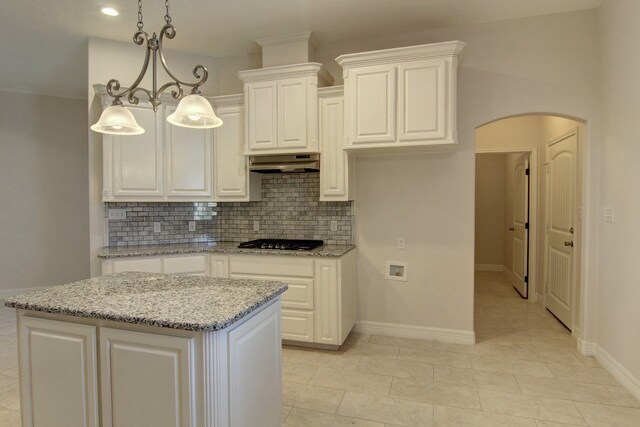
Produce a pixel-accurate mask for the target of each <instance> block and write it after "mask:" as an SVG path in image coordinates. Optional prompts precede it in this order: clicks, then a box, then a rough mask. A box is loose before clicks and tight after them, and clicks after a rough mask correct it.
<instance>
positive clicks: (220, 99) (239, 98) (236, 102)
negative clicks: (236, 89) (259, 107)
mask: <svg viewBox="0 0 640 427" xmlns="http://www.w3.org/2000/svg"><path fill="white" fill-rule="evenodd" d="M207 99H209V101H210V102H211V103H212V104H213V106H214V107H216V108H218V107H238V106H240V107H241V106H243V105H244V94H243V93H237V94H234V95H222V96H212V97H208V98H207Z"/></svg>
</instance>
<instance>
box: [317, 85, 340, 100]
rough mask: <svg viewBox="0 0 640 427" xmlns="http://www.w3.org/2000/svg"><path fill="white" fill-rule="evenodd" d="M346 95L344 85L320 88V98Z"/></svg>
mask: <svg viewBox="0 0 640 427" xmlns="http://www.w3.org/2000/svg"><path fill="white" fill-rule="evenodd" d="M338 95H344V86H342V85H340V86H327V87H321V88H318V98H327V97H330V96H338Z"/></svg>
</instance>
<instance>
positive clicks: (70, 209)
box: [0, 92, 89, 295]
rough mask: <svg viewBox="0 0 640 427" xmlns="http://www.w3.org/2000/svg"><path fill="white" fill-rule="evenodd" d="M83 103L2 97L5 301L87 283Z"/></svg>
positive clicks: (0, 264) (1, 290)
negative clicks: (24, 292) (23, 292)
mask: <svg viewBox="0 0 640 427" xmlns="http://www.w3.org/2000/svg"><path fill="white" fill-rule="evenodd" d="M86 117H87V110H86V104H85V101H84V100H77V99H66V98H56V97H49V96H39V95H27V94H18V93H7V92H0V272H1V274H0V295H3V294H9V293H13V292H11V291H9V290H18V289H26V288H32V287H42V286H53V285H59V284H62V283H67V282H71V281H75V280H81V279H85V278H87V277H89V222H88V197H87V194H88V192H87V161H86V159H87V145H86V135H87V134H86V132H87V125H86Z"/></svg>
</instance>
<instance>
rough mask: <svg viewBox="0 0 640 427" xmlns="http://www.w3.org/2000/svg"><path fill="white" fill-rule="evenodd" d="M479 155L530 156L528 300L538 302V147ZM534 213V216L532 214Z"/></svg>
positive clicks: (488, 152) (481, 151)
mask: <svg viewBox="0 0 640 427" xmlns="http://www.w3.org/2000/svg"><path fill="white" fill-rule="evenodd" d="M477 154H528V155H529V266H528V268H527V269H528V271H527V276H528V279H529V283H528V285H529V286H528V290H527V296H528V298H527V300H528V301H530V302H537V301H538V283H539V282H538V281H539V279H538V274H537V273H538V235H537V234H538V218H537V212H538V183H539V177H538V147H525V148H500V149H486V150H485V149H478V148H476V155H477ZM532 212H533V215H532V214H531V213H532Z"/></svg>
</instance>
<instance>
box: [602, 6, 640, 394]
mask: <svg viewBox="0 0 640 427" xmlns="http://www.w3.org/2000/svg"><path fill="white" fill-rule="evenodd" d="M638 16H640V2H638V1H635V0H616V1H607V2H605V3H604V5H603V6H602V7H601V10H600V26H599V28H600V31H601V35H602V39H601V66H602V83H603V84H602V128H601V129H602V133H601V136H602V138H601V141H600V146H601V149H600V160H601V161H600V171H599V173H600V188H599V190H600V197H601V205H600V207H599V208H600V209H599V210H602V209H603V208H604V207H605V206H606V207H611V208H613V209H614V214H615V222H614V223H612V224H604V223H603V222H602V216H600V217H599V225H598V229H599V233H600V234H599V239H600V244H599V248H598V249H599V252H598V298H597V301H598V303H597V338H596V340H597V343H598V344H599V345H600V346H601V347H602V348H603V349H604V350H605V351H606V352H607V353H609V354H610V355H611V356H612V357H613V358H615V359H616V360H617V361H618V362H620V363H621V364H622V365H624V367H625V368H626V369H627V370H628V371H629V372H630V373H631V374H632V375H634V376H635V378H636V381H638V382H637V383H636V385H635V386H636V390H637V392H638V393H639V394H638V396H639V397H640V388H638V387H640V357H639V356H638V355H639V354H640V339H639V338H638V337H639V336H640V332H639V328H640V326H639V325H640V309H639V308H640V262H638V259H639V255H638V254H640V221H639V220H638V219H639V212H640V191H639V190H638V183H639V182H640V166H639V165H640V141H639V139H638V135H639V133H638V119H639V117H640V104H639V103H638V100H639V99H640V85H639V84H638V76H640V55H638V46H637V42H638V40H640V26H638V19H637V18H638Z"/></svg>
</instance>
